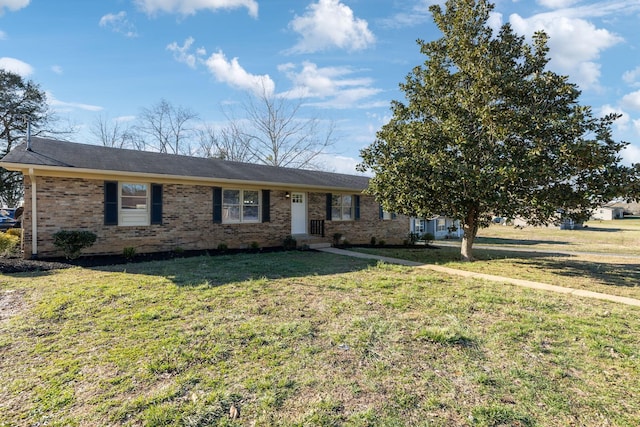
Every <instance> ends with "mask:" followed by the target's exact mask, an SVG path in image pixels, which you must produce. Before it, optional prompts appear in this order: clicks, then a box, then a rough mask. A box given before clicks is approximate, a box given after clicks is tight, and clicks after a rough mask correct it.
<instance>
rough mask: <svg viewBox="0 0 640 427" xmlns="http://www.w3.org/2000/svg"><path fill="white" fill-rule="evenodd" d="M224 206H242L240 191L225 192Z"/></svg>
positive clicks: (223, 197)
mask: <svg viewBox="0 0 640 427" xmlns="http://www.w3.org/2000/svg"><path fill="white" fill-rule="evenodd" d="M222 204H224V205H239V204H240V190H224V192H223V195H222Z"/></svg>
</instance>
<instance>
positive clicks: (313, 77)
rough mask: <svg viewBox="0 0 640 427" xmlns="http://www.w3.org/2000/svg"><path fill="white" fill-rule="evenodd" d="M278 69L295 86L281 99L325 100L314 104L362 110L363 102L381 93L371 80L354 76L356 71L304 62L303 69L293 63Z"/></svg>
mask: <svg viewBox="0 0 640 427" xmlns="http://www.w3.org/2000/svg"><path fill="white" fill-rule="evenodd" d="M278 69H279V70H280V71H281V72H284V73H285V75H286V76H287V78H288V79H289V80H291V82H292V84H293V88H292V89H291V90H289V91H287V92H285V93H282V94H280V96H283V97H287V98H319V99H322V100H324V101H323V102H321V103H314V104H313V105H316V106H324V107H332V108H348V107H361V106H363V103H362V101H363V100H365V99H367V98H370V97H371V96H373V95H376V94H377V93H379V92H380V89H376V88H374V87H372V84H373V80H372V79H370V78H353V77H351V75H353V73H354V70H353V69H351V68H348V67H324V68H319V67H318V66H317V65H316V64H314V63H312V62H308V61H305V62H303V63H302V67H301V69H298V67H297V66H296V65H294V64H283V65H281V66H279V67H278ZM385 105H387V103H386V102H385Z"/></svg>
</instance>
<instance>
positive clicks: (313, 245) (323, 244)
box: [293, 234, 331, 249]
mask: <svg viewBox="0 0 640 427" xmlns="http://www.w3.org/2000/svg"><path fill="white" fill-rule="evenodd" d="M293 238H294V239H296V245H297V246H298V247H299V248H302V247H304V246H306V247H308V248H309V249H321V248H330V247H331V242H330V240H329V239H327V238H326V237H320V236H312V235H310V234H294V235H293Z"/></svg>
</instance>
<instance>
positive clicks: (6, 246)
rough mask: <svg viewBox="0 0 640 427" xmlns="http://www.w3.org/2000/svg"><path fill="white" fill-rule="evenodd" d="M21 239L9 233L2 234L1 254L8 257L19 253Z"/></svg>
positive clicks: (0, 237)
mask: <svg viewBox="0 0 640 427" xmlns="http://www.w3.org/2000/svg"><path fill="white" fill-rule="evenodd" d="M19 245H20V238H19V237H17V236H14V235H12V234H9V233H0V254H3V255H7V254H12V253H15V252H17V251H18V247H19Z"/></svg>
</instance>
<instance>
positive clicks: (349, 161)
mask: <svg viewBox="0 0 640 427" xmlns="http://www.w3.org/2000/svg"><path fill="white" fill-rule="evenodd" d="M318 160H319V162H320V163H321V164H322V166H323V167H324V169H325V170H327V171H331V172H335V173H345V174H349V175H362V172H358V171H357V170H356V166H357V165H358V163H360V160H359V159H355V158H353V157H346V156H340V155H335V154H328V153H326V154H321V155H320V156H318Z"/></svg>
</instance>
